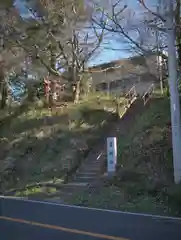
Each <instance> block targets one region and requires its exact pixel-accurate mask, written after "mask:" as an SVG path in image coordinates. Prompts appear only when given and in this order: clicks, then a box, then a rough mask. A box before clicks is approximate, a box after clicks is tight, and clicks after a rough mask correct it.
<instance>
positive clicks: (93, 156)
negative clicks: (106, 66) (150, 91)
mask: <svg viewBox="0 0 181 240" xmlns="http://www.w3.org/2000/svg"><path fill="white" fill-rule="evenodd" d="M143 110H144V101H143V99H142V98H140V97H139V98H135V100H134V101H133V102H132V104H131V105H130V107H129V108H128V109H127V111H126V112H125V114H124V115H123V116H122V117H121V118H120V119H119V120H118V121H117V122H115V123H114V124H112V125H111V126H110V129H109V131H108V132H106V134H105V137H104V138H102V140H101V141H100V142H99V144H97V146H95V148H93V150H92V151H91V152H90V153H89V154H88V156H87V158H86V159H85V160H84V162H83V163H82V165H81V166H80V167H79V169H78V170H77V171H76V173H75V174H74V176H73V178H72V180H71V181H70V182H68V183H67V184H65V185H64V186H63V187H61V188H60V190H59V191H58V192H57V193H56V194H55V196H54V197H53V196H51V197H50V198H49V199H46V200H50V201H57V202H66V200H67V199H68V198H69V197H71V195H72V194H73V193H75V192H76V193H77V192H78V191H80V193H81V191H82V190H84V189H87V188H88V187H89V186H91V184H92V183H93V182H95V180H96V179H99V178H100V176H101V169H102V167H103V163H104V162H105V160H106V147H107V146H106V142H107V141H106V140H107V137H112V136H114V137H119V138H120V137H122V138H124V136H125V135H126V134H127V132H128V131H129V130H130V128H131V126H132V125H133V123H134V121H135V118H136V117H137V116H138V115H139V114H140V113H141V112H143Z"/></svg>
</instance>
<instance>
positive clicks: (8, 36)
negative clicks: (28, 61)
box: [0, 1, 24, 108]
mask: <svg viewBox="0 0 181 240" xmlns="http://www.w3.org/2000/svg"><path fill="white" fill-rule="evenodd" d="M5 3H6V4H5ZM18 19H19V15H18V13H17V12H16V10H15V8H14V7H13V5H12V1H11V2H9V1H8V2H1V4H0V66H1V67H0V96H1V108H5V106H6V103H7V100H8V97H9V95H8V94H9V91H8V89H9V83H8V75H9V74H10V73H11V72H12V71H19V70H20V68H21V63H22V62H23V60H24V51H22V49H20V48H19V47H17V46H16V45H15V44H14V42H13V38H14V31H13V28H14V27H15V26H16V24H17V22H18Z"/></svg>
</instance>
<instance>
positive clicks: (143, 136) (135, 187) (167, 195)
mask: <svg viewBox="0 0 181 240" xmlns="http://www.w3.org/2000/svg"><path fill="white" fill-rule="evenodd" d="M70 203H75V204H80V205H84V206H91V207H102V208H110V209H120V210H124V211H134V212H146V213H154V214H163V215H179V216H181V186H180V185H178V186H175V185H174V183H173V164H172V144H171V126H170V104H169V98H167V97H164V98H155V99H152V101H151V102H150V103H149V104H148V105H146V106H145V110H144V112H143V113H142V114H141V115H139V116H138V117H137V118H136V120H135V122H134V124H133V126H132V127H131V128H130V131H129V132H128V133H127V135H126V136H124V139H118V165H117V172H116V175H115V177H114V178H113V179H111V180H106V181H102V183H101V185H100V186H99V184H98V185H97V186H95V188H94V190H93V191H90V192H89V191H85V192H83V193H82V195H81V196H80V193H79V195H76V194H75V195H74V196H73V198H72V199H70Z"/></svg>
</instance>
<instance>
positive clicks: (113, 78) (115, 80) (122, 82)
mask: <svg viewBox="0 0 181 240" xmlns="http://www.w3.org/2000/svg"><path fill="white" fill-rule="evenodd" d="M119 65H120V66H119ZM119 65H118V66H119V68H115V69H114V68H112V69H110V70H107V71H102V72H98V71H100V69H96V68H95V69H94V70H93V71H92V73H91V75H92V82H93V86H94V87H95V88H96V89H97V90H101V91H107V92H108V91H109V92H113V93H116V94H121V95H122V94H125V92H127V91H128V90H129V89H130V88H131V87H132V86H133V85H136V86H137V88H138V92H139V94H142V92H144V91H146V89H147V88H148V87H149V86H150V84H151V83H153V82H155V81H156V80H157V75H158V70H157V63H156V56H149V57H148V58H146V59H145V58H142V57H140V58H138V57H137V58H132V59H129V60H123V61H120V63H119Z"/></svg>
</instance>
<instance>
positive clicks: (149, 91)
mask: <svg viewBox="0 0 181 240" xmlns="http://www.w3.org/2000/svg"><path fill="white" fill-rule="evenodd" d="M154 90H155V86H154V83H152V84H151V85H150V86H149V88H148V89H147V91H146V92H145V93H144V95H143V97H142V99H143V103H144V105H146V104H147V102H148V101H149V99H150V97H151V96H152V95H153V93H154Z"/></svg>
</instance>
